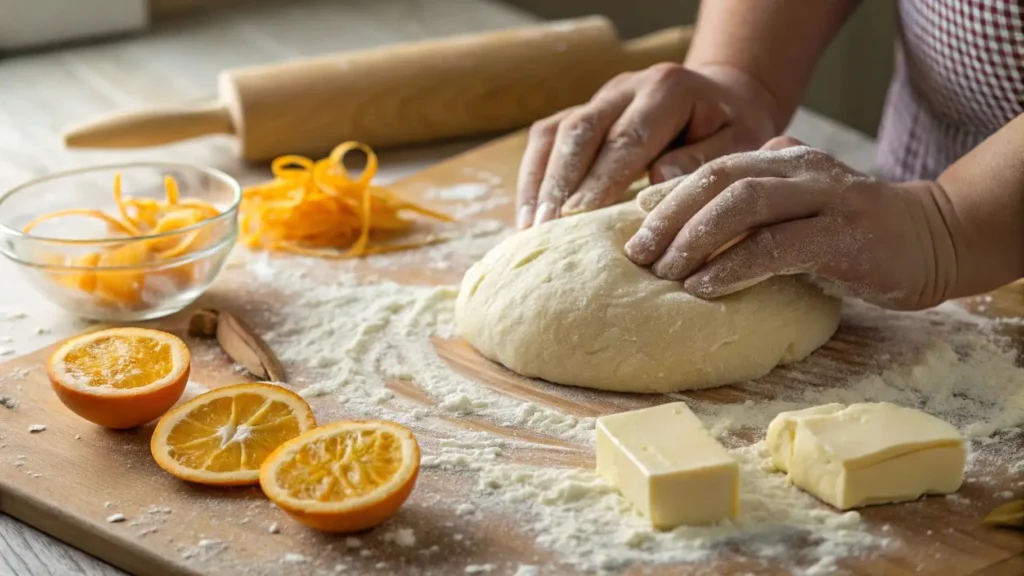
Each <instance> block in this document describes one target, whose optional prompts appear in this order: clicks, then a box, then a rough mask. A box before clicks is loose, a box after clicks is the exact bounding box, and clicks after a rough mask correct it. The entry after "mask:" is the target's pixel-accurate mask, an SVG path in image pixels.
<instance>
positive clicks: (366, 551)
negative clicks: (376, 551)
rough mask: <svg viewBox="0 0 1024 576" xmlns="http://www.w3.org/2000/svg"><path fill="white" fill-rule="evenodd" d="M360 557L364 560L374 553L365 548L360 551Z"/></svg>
mask: <svg viewBox="0 0 1024 576" xmlns="http://www.w3.org/2000/svg"><path fill="white" fill-rule="evenodd" d="M359 555H360V556H362V557H363V558H369V557H370V556H373V551H372V550H367V549H366V548H363V549H362V550H360V551H359Z"/></svg>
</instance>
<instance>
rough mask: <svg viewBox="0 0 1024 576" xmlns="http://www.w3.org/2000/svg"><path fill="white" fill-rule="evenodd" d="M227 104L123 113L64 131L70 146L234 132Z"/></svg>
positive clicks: (133, 144) (134, 144) (131, 144)
mask: <svg viewBox="0 0 1024 576" xmlns="http://www.w3.org/2000/svg"><path fill="white" fill-rule="evenodd" d="M234 133H235V127H234V124H233V123H232V122H231V115H230V114H229V113H228V109H227V107H226V106H225V105H224V104H223V103H221V102H217V101H213V102H204V103H202V104H196V105H193V106H177V107H171V108H151V109H147V110H139V111H136V112H127V113H125V112H120V113H116V114H112V115H110V116H106V117H103V118H100V119H98V120H93V121H91V122H89V123H86V124H82V125H80V126H76V127H74V128H71V129H70V130H68V131H67V132H65V133H64V145H65V146H68V147H70V148H142V147H146V146H159V145H161V144H169V143H171V142H177V141H179V140H187V139H189V138H195V137H198V136H205V135H207V134H234Z"/></svg>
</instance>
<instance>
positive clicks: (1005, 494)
mask: <svg viewBox="0 0 1024 576" xmlns="http://www.w3.org/2000/svg"><path fill="white" fill-rule="evenodd" d="M996 498H1002V499H1003V500H1009V499H1010V498H1013V492H1012V491H1010V490H1003V491H1002V492H999V493H998V494H996Z"/></svg>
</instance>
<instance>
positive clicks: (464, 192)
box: [425, 182, 491, 200]
mask: <svg viewBox="0 0 1024 576" xmlns="http://www.w3.org/2000/svg"><path fill="white" fill-rule="evenodd" d="M490 190H491V187H490V186H488V185H487V184H484V183H480V182H466V183H463V184H456V185H455V186H448V187H446V188H431V189H430V190H427V193H426V195H425V196H426V197H427V198H430V199H432V200H479V199H481V198H483V197H484V196H487V194H488V193H489V192H490Z"/></svg>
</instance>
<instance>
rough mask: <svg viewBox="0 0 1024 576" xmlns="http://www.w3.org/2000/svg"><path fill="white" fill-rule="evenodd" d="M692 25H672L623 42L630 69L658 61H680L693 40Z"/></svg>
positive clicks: (644, 66) (645, 66)
mask: <svg viewBox="0 0 1024 576" xmlns="http://www.w3.org/2000/svg"><path fill="white" fill-rule="evenodd" d="M693 32H694V27H693V26H673V27H672V28H665V29H664V30H659V31H657V32H652V33H651V34H648V35H646V36H641V37H639V38H634V39H632V40H628V41H626V42H624V43H623V45H622V47H623V53H624V54H625V56H626V62H627V65H628V67H629V69H630V70H639V69H642V68H647V67H648V66H650V65H652V64H657V63H658V62H677V63H678V62H682V61H683V58H685V57H686V51H687V50H688V49H689V48H690V42H691V41H692V40H693Z"/></svg>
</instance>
